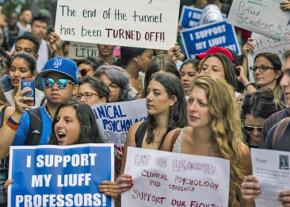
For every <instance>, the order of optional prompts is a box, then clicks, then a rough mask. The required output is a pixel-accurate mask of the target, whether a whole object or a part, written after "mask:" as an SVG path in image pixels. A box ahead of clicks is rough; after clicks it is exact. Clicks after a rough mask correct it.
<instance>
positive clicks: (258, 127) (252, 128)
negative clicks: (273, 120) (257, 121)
mask: <svg viewBox="0 0 290 207" xmlns="http://www.w3.org/2000/svg"><path fill="white" fill-rule="evenodd" d="M243 127H244V129H245V130H246V131H248V132H252V131H253V130H254V129H257V130H258V131H259V132H261V131H262V129H263V127H261V126H248V125H244V126H243Z"/></svg>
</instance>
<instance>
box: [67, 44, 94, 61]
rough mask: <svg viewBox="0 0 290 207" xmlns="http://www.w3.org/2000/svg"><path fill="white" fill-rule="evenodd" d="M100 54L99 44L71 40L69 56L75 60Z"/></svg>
mask: <svg viewBox="0 0 290 207" xmlns="http://www.w3.org/2000/svg"><path fill="white" fill-rule="evenodd" d="M98 55H99V50H98V47H97V44H89V43H82V42H70V43H69V51H68V57H69V58H70V59H73V60H79V59H85V58H87V57H93V58H96V57H98Z"/></svg>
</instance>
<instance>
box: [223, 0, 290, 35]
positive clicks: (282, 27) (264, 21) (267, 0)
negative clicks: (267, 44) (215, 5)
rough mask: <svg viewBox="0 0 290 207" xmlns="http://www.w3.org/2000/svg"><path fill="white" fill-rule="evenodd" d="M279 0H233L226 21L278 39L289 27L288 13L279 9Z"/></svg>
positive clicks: (289, 15) (289, 17)
mask: <svg viewBox="0 0 290 207" xmlns="http://www.w3.org/2000/svg"><path fill="white" fill-rule="evenodd" d="M280 2H281V1H280V0H279V1H277V0H234V1H233V3H232V6H231V9H230V12H229V16H228V21H229V22H230V23H231V24H233V25H235V26H238V27H241V28H243V29H246V30H249V31H253V32H256V33H258V34H261V35H264V36H267V37H271V38H274V39H280V38H282V37H283V36H284V34H285V33H286V32H287V30H288V29H289V20H290V13H289V12H285V11H282V10H281V9H280Z"/></svg>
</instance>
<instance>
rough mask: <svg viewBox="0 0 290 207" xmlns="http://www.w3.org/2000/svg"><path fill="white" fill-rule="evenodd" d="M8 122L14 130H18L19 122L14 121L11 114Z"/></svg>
mask: <svg viewBox="0 0 290 207" xmlns="http://www.w3.org/2000/svg"><path fill="white" fill-rule="evenodd" d="M6 124H7V125H8V126H9V127H10V128H11V129H13V130H15V131H16V130H17V128H18V126H19V124H18V123H17V122H16V121H14V120H13V119H12V118H11V116H10V117H9V118H8V119H7V121H6Z"/></svg>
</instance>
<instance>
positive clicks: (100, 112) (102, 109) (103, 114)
mask: <svg viewBox="0 0 290 207" xmlns="http://www.w3.org/2000/svg"><path fill="white" fill-rule="evenodd" d="M94 114H95V116H96V119H101V118H110V119H115V118H122V117H126V114H124V113H123V112H122V109H121V106H120V105H115V106H112V105H108V106H107V105H104V106H98V107H96V108H95V109H94Z"/></svg>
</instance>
